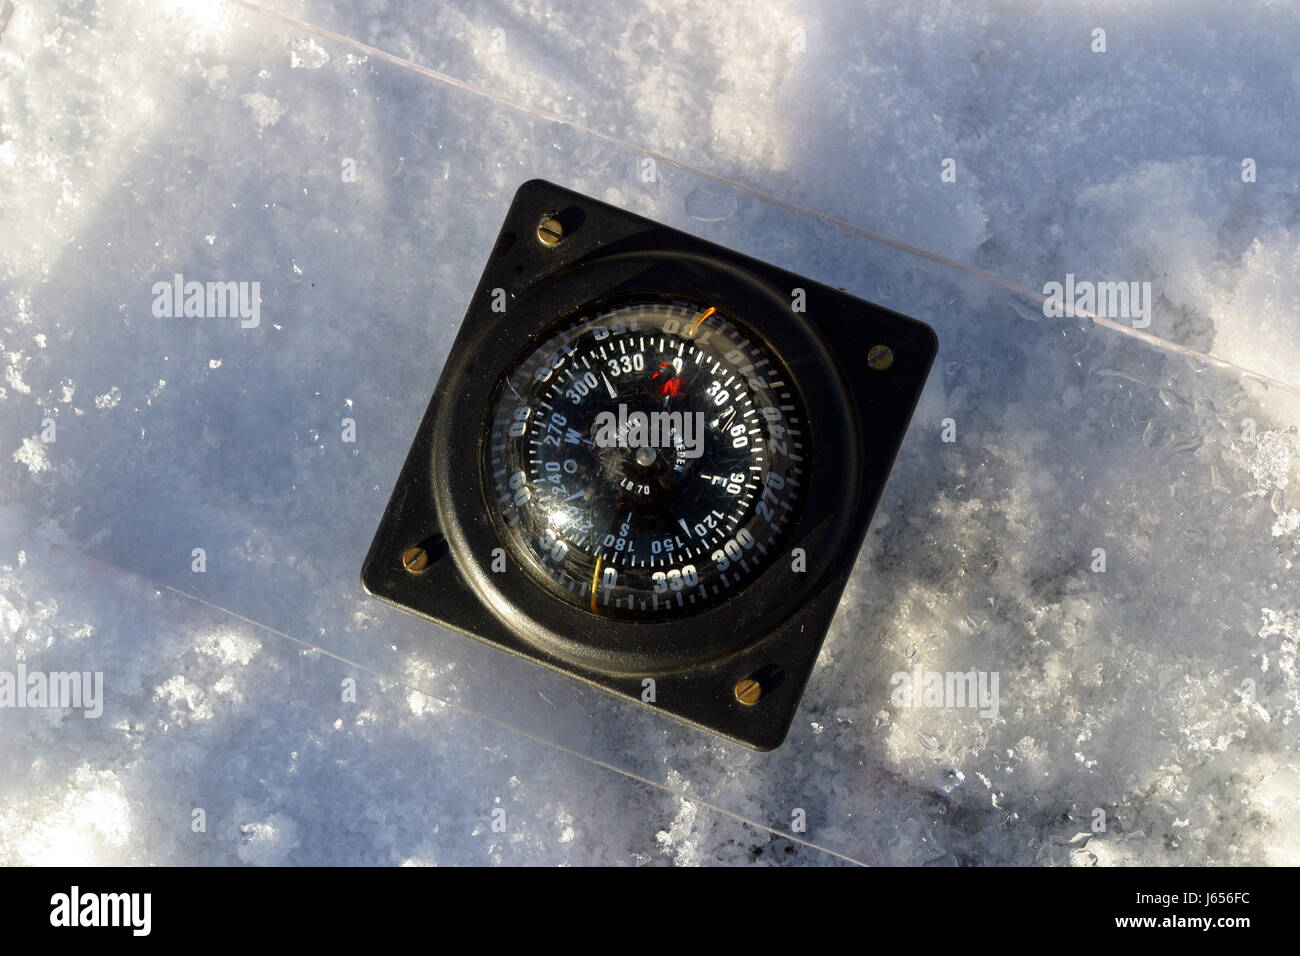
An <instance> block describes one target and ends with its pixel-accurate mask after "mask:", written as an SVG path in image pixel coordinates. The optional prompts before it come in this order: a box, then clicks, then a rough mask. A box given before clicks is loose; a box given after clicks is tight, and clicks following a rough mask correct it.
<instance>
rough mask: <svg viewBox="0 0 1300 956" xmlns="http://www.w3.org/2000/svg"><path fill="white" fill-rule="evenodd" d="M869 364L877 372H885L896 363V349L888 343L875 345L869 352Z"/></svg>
mask: <svg viewBox="0 0 1300 956" xmlns="http://www.w3.org/2000/svg"><path fill="white" fill-rule="evenodd" d="M867 364H868V365H870V366H871V367H872V368H874V369H875V370H876V371H877V372H883V371H884V370H885V369H887V368H889V366H891V365H893V364H894V350H893V349H891V348H890V347H889V346H888V345H873V346H871V348H870V350H869V351H868V352H867Z"/></svg>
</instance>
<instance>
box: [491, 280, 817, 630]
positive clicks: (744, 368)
mask: <svg viewBox="0 0 1300 956" xmlns="http://www.w3.org/2000/svg"><path fill="white" fill-rule="evenodd" d="M493 407H494V411H493V415H492V424H491V426H490V428H489V431H488V436H487V440H486V441H485V442H484V452H485V455H484V463H483V467H484V470H485V472H486V473H487V474H488V475H489V481H488V482H487V484H486V489H487V492H488V497H489V502H488V508H489V513H490V514H491V515H492V517H493V518H494V519H495V521H496V522H497V530H498V534H499V536H500V537H501V539H502V540H503V541H507V542H509V544H510V548H509V550H511V551H512V552H513V553H514V554H516V555H519V556H520V558H521V564H522V566H523V567H524V568H525V569H526V571H527V572H528V573H530V574H532V575H533V577H534V578H535V579H536V580H537V581H538V583H539V584H540V585H541V586H543V587H545V588H547V589H549V591H550V592H551V593H552V594H554V595H555V596H557V597H558V598H559V599H560V600H563V601H567V602H569V603H571V604H573V605H574V606H576V607H581V608H586V609H588V610H590V611H591V612H593V613H596V614H600V615H611V616H618V617H621V618H624V619H628V620H637V619H648V618H663V617H668V616H674V615H686V614H692V613H696V612H698V611H701V610H703V609H705V608H707V607H709V606H711V605H713V604H716V603H719V602H722V601H726V600H727V599H728V598H729V597H731V595H732V594H733V593H738V592H739V591H740V590H741V589H743V588H744V586H745V584H746V583H747V582H748V581H749V580H751V579H752V578H753V577H754V575H755V574H757V573H758V572H759V571H760V570H761V569H762V568H763V567H764V566H765V565H766V564H768V563H769V560H770V559H774V558H775V557H776V556H777V555H778V554H779V552H780V546H781V543H782V542H783V541H784V539H785V536H786V533H787V532H788V530H789V528H790V526H791V519H792V516H793V515H794V514H795V513H796V509H797V506H798V504H799V502H800V500H801V498H802V487H803V481H802V478H803V475H804V474H805V472H806V469H807V467H808V455H809V453H810V446H809V442H808V441H807V440H806V438H805V435H804V433H805V428H806V424H805V423H806V419H807V414H806V412H805V411H804V406H803V401H802V399H801V398H800V397H799V395H798V393H797V391H796V389H795V386H794V384H793V380H792V376H791V374H790V372H789V370H788V369H786V368H785V367H784V365H783V363H782V362H781V360H780V359H779V358H778V357H777V355H776V354H775V353H774V352H772V351H771V350H770V349H769V348H767V347H766V346H765V345H763V344H762V342H761V341H760V340H758V339H757V337H756V336H755V335H754V333H752V332H746V331H743V330H742V328H741V326H740V325H739V324H738V322H737V320H733V319H731V318H729V317H727V316H726V315H724V314H723V313H722V312H720V311H719V310H718V308H717V307H715V306H703V305H701V304H692V303H689V302H685V301H681V300H676V299H672V298H654V297H644V296H639V297H636V298H635V299H632V300H630V301H627V302H625V303H622V304H619V305H613V306H606V307H605V308H603V309H601V310H597V311H593V312H592V313H590V314H588V315H584V316H582V317H580V318H579V319H578V320H577V321H575V322H574V323H572V324H569V325H566V326H563V327H562V328H560V329H559V330H557V331H556V332H555V333H554V334H553V335H551V336H549V337H548V338H546V339H545V340H544V341H542V342H541V343H539V345H538V346H537V347H536V348H535V349H534V350H532V351H531V352H530V353H529V354H528V355H527V357H526V358H525V360H524V361H523V362H521V363H520V364H519V365H518V366H517V367H516V368H515V369H514V371H513V372H512V373H511V374H509V375H508V376H507V377H506V379H505V381H504V382H503V387H502V388H501V390H500V391H499V393H498V396H497V399H496V401H495V403H494V406H493Z"/></svg>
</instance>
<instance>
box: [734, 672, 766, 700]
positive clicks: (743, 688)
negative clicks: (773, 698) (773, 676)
mask: <svg viewBox="0 0 1300 956" xmlns="http://www.w3.org/2000/svg"><path fill="white" fill-rule="evenodd" d="M762 696H763V688H762V687H761V686H760V685H759V683H758V681H756V680H754V679H753V678H752V677H746V678H745V679H743V680H738V681H736V700H738V701H740V702H741V703H742V704H744V705H745V706H746V707H753V706H754V705H755V704H757V703H758V699H759V698H760V697H762Z"/></svg>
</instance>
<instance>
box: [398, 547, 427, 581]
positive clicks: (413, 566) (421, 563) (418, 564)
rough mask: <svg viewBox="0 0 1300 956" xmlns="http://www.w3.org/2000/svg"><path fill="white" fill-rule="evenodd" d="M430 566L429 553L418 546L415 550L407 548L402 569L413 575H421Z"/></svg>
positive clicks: (403, 554) (403, 555) (403, 556)
mask: <svg viewBox="0 0 1300 956" xmlns="http://www.w3.org/2000/svg"><path fill="white" fill-rule="evenodd" d="M428 566H429V553H428V552H427V551H425V550H424V548H421V547H419V546H418V545H417V546H416V547H414V548H407V549H406V550H405V551H404V552H403V553H402V567H404V568H406V570H408V571H410V572H411V573H412V574H419V573H420V572H421V571H423V570H424V569H425V568H427V567H428Z"/></svg>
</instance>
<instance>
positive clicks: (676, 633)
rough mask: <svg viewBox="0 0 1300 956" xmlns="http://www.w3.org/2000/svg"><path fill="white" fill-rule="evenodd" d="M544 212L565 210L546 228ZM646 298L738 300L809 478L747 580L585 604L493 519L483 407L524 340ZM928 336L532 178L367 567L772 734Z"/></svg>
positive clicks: (878, 481)
mask: <svg viewBox="0 0 1300 956" xmlns="http://www.w3.org/2000/svg"><path fill="white" fill-rule="evenodd" d="M548 220H551V221H553V222H555V223H558V224H559V228H558V229H556V228H555V227H554V226H552V227H551V229H550V230H549V233H551V234H547V231H544V232H543V233H541V234H539V225H540V224H541V223H543V222H546V221H548ZM556 232H558V233H559V234H560V235H561V238H560V239H559V240H558V241H554V240H555V235H554V233H556ZM543 237H545V239H546V240H548V241H542V238H543ZM799 290H802V291H799ZM648 300H663V301H673V302H686V303H696V304H698V306H699V307H700V308H702V309H707V308H712V309H715V310H717V312H718V314H720V315H724V316H728V317H732V318H734V320H735V322H736V324H737V325H739V326H740V327H741V328H743V329H744V330H745V331H746V332H748V333H752V334H753V336H754V338H755V340H756V341H757V342H760V343H761V346H762V347H763V348H764V349H766V350H768V351H769V352H770V353H774V354H775V355H776V356H778V357H779V360H780V363H781V364H782V365H783V366H784V367H785V369H787V370H788V372H789V374H790V376H791V377H792V378H793V379H794V380H795V381H794V384H795V386H796V387H797V389H798V393H799V395H800V396H801V399H802V406H803V408H802V409H801V411H803V412H804V413H806V417H807V422H806V430H805V432H804V435H803V441H804V443H805V445H806V446H807V451H808V454H807V456H806V461H807V467H806V468H805V469H804V471H803V473H802V475H801V481H802V483H803V487H802V488H801V491H800V494H799V504H798V508H797V509H796V510H794V511H793V514H792V517H791V519H790V521H789V522H788V526H786V527H784V529H783V531H782V534H781V538H780V541H779V553H777V554H774V555H769V556H768V560H767V561H766V562H765V563H764V564H763V565H762V567H761V570H759V571H758V572H757V573H756V574H755V575H754V576H752V577H750V578H748V579H747V580H746V581H745V582H744V586H743V587H738V588H737V589H736V590H735V591H734V592H733V591H728V592H726V593H724V594H723V595H722V597H721V598H720V599H718V600H717V601H716V602H714V603H708V604H705V605H704V606H703V607H702V609H700V610H698V611H695V612H693V613H690V614H686V615H678V616H670V617H666V618H660V617H656V616H654V615H652V614H647V615H646V616H645V617H644V618H638V617H637V616H636V615H635V614H631V615H629V614H627V613H622V614H618V615H612V614H611V615H606V614H602V613H600V611H599V609H595V610H594V612H593V611H592V610H588V609H586V608H583V607H579V606H575V604H574V603H573V602H566V601H564V600H560V599H559V598H557V597H556V596H555V595H554V593H552V591H551V590H548V589H547V588H546V587H543V586H541V585H540V584H539V582H538V580H537V577H536V575H535V574H529V573H524V568H523V564H524V563H525V562H526V560H528V558H527V556H526V555H523V554H520V553H517V551H514V550H512V548H511V547H510V542H508V541H507V540H506V539H505V537H504V536H503V535H502V534H501V524H500V521H499V520H494V516H493V514H492V512H491V504H490V501H491V494H490V492H489V485H490V484H491V481H492V479H491V477H490V476H489V475H488V474H487V473H486V467H485V466H483V465H482V464H481V463H482V462H483V460H484V458H485V454H484V452H485V445H484V443H485V441H487V437H486V436H487V434H488V430H489V426H490V422H489V418H490V417H491V414H492V409H493V408H494V407H495V405H496V403H497V402H498V401H499V398H500V395H501V388H502V383H503V381H505V380H506V379H507V377H508V376H509V375H510V374H511V373H512V372H513V371H515V370H516V369H517V368H518V367H519V364H520V361H521V357H522V356H526V355H528V354H529V353H530V350H532V349H536V348H537V347H538V345H539V343H542V342H543V341H545V340H546V339H547V337H548V336H552V335H554V333H555V330H556V329H557V328H563V327H564V325H565V323H572V322H573V321H574V320H575V318H576V317H580V316H583V315H599V314H600V313H601V312H602V311H603V310H606V309H612V308H615V307H617V305H618V304H619V303H626V302H631V301H642V302H644V301H648ZM503 308H504V310H502V309H503ZM882 347H883V348H882ZM937 347H938V343H937V340H936V337H935V334H934V332H933V330H931V329H930V328H929V326H927V325H925V324H923V323H921V322H918V321H916V320H914V319H910V318H908V317H906V316H903V315H899V314H898V313H895V312H891V311H889V310H887V309H883V308H880V307H879V306H876V305H873V304H871V303H869V302H865V301H862V300H860V299H856V298H853V297H852V296H849V295H846V294H845V293H843V292H839V291H836V290H834V289H831V288H829V287H827V286H824V285H821V284H819V283H817V282H813V281H811V280H809V279H805V278H802V277H800V276H797V275H795V274H793V273H790V272H787V271H786V270H783V269H779V268H776V267H774V266H771V265H767V264H765V263H762V262H759V261H757V260H754V259H751V258H749V257H746V256H743V255H740V254H738V253H735V252H732V251H729V250H727V249H724V248H722V247H720V246H717V245H714V244H712V243H709V242H705V241H703V240H701V239H697V238H695V237H694V236H690V235H688V234H686V233H683V232H680V231H678V230H676V229H671V228H668V227H666V226H662V225H659V224H656V223H654V222H651V221H649V220H647V219H644V218H642V217H640V216H635V215H633V214H631V213H628V212H625V211H623V210H620V209H617V208H615V207H612V206H609V205H607V204H605V203H602V202H599V201H597V200H594V199H590V198H588V197H586V196H582V195H580V194H578V193H575V192H572V191H570V190H567V189H563V188H561V187H559V186H555V185H552V184H550V183H546V182H542V181H540V180H533V181H530V182H527V183H525V184H524V185H522V186H521V187H520V188H519V190H518V192H517V193H516V194H515V198H514V201H513V202H512V204H511V206H510V210H509V212H508V214H507V216H506V220H505V223H504V225H503V226H502V229H501V232H500V235H499V236H498V238H497V242H496V245H495V247H494V249H493V251H492V254H491V257H490V259H489V261H488V264H487V266H486V267H485V269H484V271H483V275H482V277H481V278H480V280H479V284H478V288H477V290H476V291H475V294H474V298H473V300H472V301H471V303H470V307H469V311H468V313H467V314H466V316H465V320H464V322H463V323H462V325H461V328H460V332H459V334H458V335H457V338H456V341H455V343H454V345H453V346H452V349H451V353H450V355H449V356H448V359H447V363H446V366H445V367H444V368H443V371H442V375H441V377H440V379H439V381H438V385H437V388H436V389H435V390H434V394H433V398H432V400H431V402H430V404H429V407H428V410H427V411H426V412H425V414H424V418H423V419H422V420H421V422H420V426H419V430H418V432H417V434H416V437H415V442H414V444H413V445H412V447H411V450H410V452H409V454H408V455H407V458H406V463H405V465H404V466H403V468H402V473H401V475H400V477H399V478H398V481H397V486H396V488H395V489H394V490H393V494H392V498H391V499H390V501H389V504H388V508H387V510H386V511H385V512H384V516H383V519H382V521H381V522H380V526H379V530H378V531H377V532H376V534H375V539H374V541H373V543H372V544H371V547H370V552H369V554H368V555H367V557H366V561H365V565H364V566H363V568H362V572H361V579H362V583H363V585H364V587H365V589H366V590H367V591H368V592H369V593H370V594H372V595H374V596H375V597H378V598H380V599H381V600H383V601H386V602H388V603H390V604H393V605H395V606H397V607H401V608H403V609H405V610H408V611H411V612H413V613H415V614H419V615H421V616H422V617H425V618H428V619H429V620H432V621H435V622H437V623H439V624H442V625H443V626H446V627H449V628H452V629H454V630H457V631H460V632H461V633H463V634H466V635H468V636H470V637H474V638H477V639H479V640H481V641H484V642H486V643H489V644H492V645H495V646H497V647H499V648H501V649H503V650H507V651H510V652H511V653H514V654H518V655H520V656H522V657H526V658H528V659H529V660H532V661H534V662H536V663H539V664H542V665H544V666H547V667H550V668H552V669H555V670H558V671H560V672H562V673H565V674H568V675H570V676H573V677H576V678H578V679H580V680H582V681H585V682H587V683H589V684H592V685H595V686H597V687H600V688H602V689H604V690H607V691H610V692H611V693H614V694H617V695H619V696H621V697H625V698H627V699H628V700H631V701H634V702H636V703H642V704H645V705H647V706H649V707H651V708H652V709H655V710H660V711H663V712H665V713H667V714H669V715H671V716H673V717H676V718H678V719H680V720H684V721H686V722H688V723H690V724H693V725H695V726H697V727H700V728H703V729H706V730H709V731H712V732H714V733H717V734H720V735H722V736H724V737H728V738H730V739H732V740H735V741H738V742H739V743H742V744H744V745H746V746H749V747H753V748H755V749H759V750H770V749H772V748H774V747H776V746H778V745H779V744H780V743H781V741H782V740H783V739H784V738H785V735H786V732H787V731H788V729H789V727H790V724H791V722H792V721H793V719H794V715H795V711H796V710H797V708H798V704H799V699H800V696H801V695H802V693H803V689H804V686H805V684H806V683H807V680H808V676H809V674H810V673H811V671H812V668H813V665H814V662H815V660H816V658H817V653H818V651H819V649H820V647H821V644H822V641H823V639H824V638H825V636H826V632H827V630H828V629H829V627H830V624H831V620H832V618H833V617H834V614H835V610H836V607H837V605H838V603H839V599H840V596H841V594H842V593H843V590H844V587H845V584H846V583H847V581H848V577H849V574H850V573H851V571H852V569H853V564H854V561H855V560H856V557H857V553H858V550H859V549H860V547H861V545H862V541H863V538H864V536H865V534H866V530H867V525H868V522H869V521H870V519H871V515H872V513H873V512H874V510H875V508H876V505H877V503H878V502H879V500H880V496H881V494H882V492H883V489H884V486H885V481H886V479H887V477H888V474H889V469H890V467H891V465H892V464H893V461H894V458H895V456H896V454H897V452H898V448H899V445H900V444H901V442H902V440H903V435H904V432H905V431H906V429H907V425H908V421H909V419H910V418H911V415H912V412H913V410H914V409H915V407H916V403H917V401H918V399H919V397H920V394H921V390H922V387H923V386H924V384H925V379H926V376H927V374H928V372H929V369H930V365H931V363H932V361H933V359H934V356H935V353H936V351H937ZM873 349H874V350H875V351H874V352H873ZM886 350H887V351H886ZM869 355H871V356H872V360H870V361H869V359H868V356H869ZM594 590H595V584H594V583H593V592H594Z"/></svg>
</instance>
